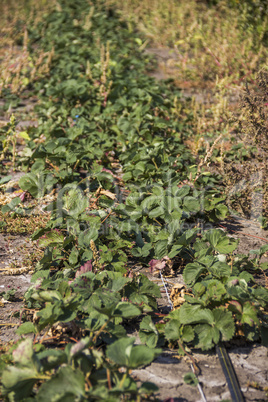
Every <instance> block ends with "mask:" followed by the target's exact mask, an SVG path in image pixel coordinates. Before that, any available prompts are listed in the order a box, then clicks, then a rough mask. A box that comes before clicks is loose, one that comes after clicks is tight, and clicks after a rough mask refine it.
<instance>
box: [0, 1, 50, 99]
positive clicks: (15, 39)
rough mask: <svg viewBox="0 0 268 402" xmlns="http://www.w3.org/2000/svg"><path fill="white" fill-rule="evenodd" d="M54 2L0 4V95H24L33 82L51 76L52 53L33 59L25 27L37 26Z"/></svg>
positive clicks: (38, 53) (3, 2)
mask: <svg viewBox="0 0 268 402" xmlns="http://www.w3.org/2000/svg"><path fill="white" fill-rule="evenodd" d="M54 3H55V2H54V1H48V0H43V1H40V2H34V1H33V0H29V1H27V0H21V1H16V0H9V1H8V0H2V2H1V4H0V28H1V34H0V38H1V45H0V61H1V63H0V95H1V92H2V90H3V89H4V88H9V89H10V91H11V92H12V93H17V94H19V93H21V92H22V91H23V90H24V89H25V88H26V87H27V86H28V84H29V83H30V82H32V81H33V80H35V79H38V78H40V77H42V76H43V75H45V74H47V73H48V72H49V67H50V63H51V60H52V58H53V51H52V52H49V53H44V52H38V50H37V52H36V56H35V57H32V56H31V55H30V53H29V49H28V32H27V29H26V24H29V21H31V24H32V26H33V27H34V26H36V25H37V24H38V23H39V22H40V21H41V19H42V16H43V13H44V12H47V11H49V9H50V8H51V7H52V6H53V4H54Z"/></svg>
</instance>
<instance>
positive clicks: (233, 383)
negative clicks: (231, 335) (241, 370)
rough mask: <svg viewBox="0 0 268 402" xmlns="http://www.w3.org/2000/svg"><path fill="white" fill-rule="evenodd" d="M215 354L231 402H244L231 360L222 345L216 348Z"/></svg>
mask: <svg viewBox="0 0 268 402" xmlns="http://www.w3.org/2000/svg"><path fill="white" fill-rule="evenodd" d="M216 352H217V354H218V357H219V360H220V363H221V367H222V371H223V372H224V375H225V378H226V381H227V384H228V388H229V391H230V394H231V398H232V402H244V401H245V399H244V396H243V394H242V391H241V388H240V385H239V382H238V379H237V376H236V373H235V370H234V366H233V364H232V362H231V359H230V357H229V355H228V353H227V350H226V349H225V346H223V345H217V346H216Z"/></svg>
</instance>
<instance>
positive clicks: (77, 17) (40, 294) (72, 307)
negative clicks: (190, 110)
mask: <svg viewBox="0 0 268 402" xmlns="http://www.w3.org/2000/svg"><path fill="white" fill-rule="evenodd" d="M93 5H94V7H93ZM28 31H29V49H30V51H31V52H34V48H35V43H38V46H39V47H40V48H42V49H43V51H45V52H46V51H51V50H52V47H53V49H54V50H53V52H54V57H53V60H52V62H51V69H50V74H49V75H47V76H45V77H43V78H42V79H40V80H37V81H36V82H35V83H34V84H33V88H32V90H33V91H34V93H35V94H37V95H38V97H39V101H40V102H39V104H38V105H37V106H36V113H37V114H38V117H39V122H40V124H39V126H38V128H33V129H32V130H31V132H30V133H29V137H30V140H28V142H27V146H26V147H25V149H24V151H23V155H22V158H21V164H22V165H23V166H24V167H27V168H28V169H29V170H30V171H29V172H28V173H27V174H25V175H24V176H22V177H21V178H20V180H19V186H20V188H21V189H22V190H24V191H27V192H28V193H30V194H31V195H32V196H33V197H34V198H37V199H39V198H40V199H41V198H42V197H44V196H45V195H46V194H48V193H50V192H51V190H52V189H53V188H54V189H55V190H56V191H55V194H56V195H55V197H54V199H53V200H52V201H51V203H50V204H49V205H48V206H46V207H45V209H46V210H48V211H50V212H51V219H50V221H49V222H48V223H47V226H46V227H45V228H42V229H39V230H37V231H36V232H35V233H34V234H33V236H32V239H33V240H38V244H39V246H40V247H41V248H43V249H44V254H43V257H42V259H41V260H40V261H39V262H38V263H37V266H36V272H35V274H34V275H33V278H32V285H31V287H30V288H29V289H28V291H27V292H26V294H25V296H24V297H25V304H26V307H27V308H28V309H35V310H37V312H36V313H35V319H34V320H33V322H31V321H29V319H28V318H27V317H26V316H23V321H24V322H23V323H22V325H21V326H20V327H19V328H18V329H17V334H18V335H21V336H23V335H26V334H34V335H35V340H37V339H39V336H40V334H41V333H42V334H43V332H42V331H44V333H45V334H47V333H48V331H52V333H53V330H55V328H58V327H59V328H64V329H65V332H64V331H63V330H62V333H60V335H59V338H60V337H63V338H64V339H65V341H66V343H67V344H66V347H65V349H64V350H62V349H59V348H57V347H53V348H50V347H47V348H44V347H43V346H42V342H43V343H44V344H45V343H46V335H44V339H43V340H42V342H40V343H38V342H36V343H35V345H33V344H32V342H31V341H30V340H29V338H27V339H26V340H22V341H21V343H19V345H18V347H17V348H15V349H14V351H13V353H12V356H11V355H9V357H8V358H7V365H5V364H4V365H2V364H1V366H0V367H1V370H2V384H3V394H4V395H5V396H6V397H7V398H8V399H9V400H14V401H23V400H25V401H26V400H27V401H30V400H37V401H39V400H40V401H42V400H51V401H52V400H53V401H54V400H55V401H62V400H64V401H65V400H66V401H73V400H81V401H82V400H90V401H95V400H104V401H108V400H109V401H117V400H120V398H121V397H122V396H124V398H129V399H130V400H135V398H136V399H138V398H140V397H141V396H144V398H147V397H148V396H150V394H151V393H153V392H155V391H156V387H155V386H154V385H152V384H150V383H144V384H141V385H140V386H138V385H137V384H136V383H135V381H134V380H133V378H132V377H131V376H130V370H131V369H136V368H138V367H142V366H144V365H147V364H150V363H151V362H152V361H153V360H154V358H155V357H157V356H158V355H159V353H161V350H160V349H159V348H158V346H163V345H165V344H171V345H173V346H174V345H175V346H178V347H179V349H180V350H183V349H184V348H185V347H186V348H187V347H196V348H201V349H203V350H209V349H211V348H213V347H214V346H215V344H217V343H218V342H220V341H227V340H231V339H232V338H233V336H234V335H235V332H236V330H238V329H239V330H240V332H241V331H242V333H243V334H244V335H245V336H246V337H247V339H249V340H253V339H260V337H261V336H263V335H265V334H266V332H267V318H266V317H265V314H264V313H263V309H264V308H265V306H266V305H267V297H268V296H267V289H265V288H262V287H258V286H257V285H256V284H254V281H253V276H252V275H251V273H250V272H251V271H252V270H254V269H255V270H258V269H260V268H261V269H264V268H265V267H264V266H260V265H259V262H260V261H259V259H260V258H261V256H262V255H263V254H264V253H265V252H266V251H267V250H266V248H265V247H263V248H261V249H260V250H257V251H256V250H254V254H256V255H257V257H255V258H254V259H253V260H249V259H248V258H247V257H241V258H240V257H237V258H236V259H235V258H234V256H233V252H234V251H235V249H236V247H237V242H236V241H235V240H234V239H232V238H230V237H229V236H227V235H226V234H225V233H224V232H223V231H222V230H220V229H214V228H213V224H215V223H217V222H218V221H219V220H221V219H224V218H225V217H226V214H227V213H228V209H227V207H226V206H225V204H224V201H225V199H224V196H223V195H222V191H221V187H220V178H219V177H217V176H215V175H213V174H210V173H206V174H202V172H201V173H200V172H198V168H197V166H196V165H195V164H194V162H195V161H194V158H193V156H191V155H190V153H189V150H187V148H186V147H185V145H184V143H183V137H185V136H187V133H188V131H189V127H188V126H187V125H186V124H185V125H182V123H181V121H180V119H179V117H178V115H177V114H176V113H175V112H173V110H174V109H173V108H172V105H173V104H174V102H175V100H177V99H179V97H180V93H179V92H178V91H177V90H176V89H174V85H172V83H168V82H166V83H157V82H155V81H154V80H153V79H152V78H150V77H148V76H147V75H146V74H145V72H146V65H147V62H148V59H147V56H146V55H144V54H143V52H142V50H141V49H140V48H138V47H137V43H139V40H140V38H139V37H137V35H136V34H134V33H131V34H130V32H129V30H128V29H127V25H126V24H125V23H124V22H123V21H122V20H121V19H119V18H118V17H117V15H116V14H115V13H114V12H113V11H112V10H109V9H107V8H106V7H105V5H104V4H103V3H102V2H100V1H93V3H92V5H89V3H88V2H84V1H82V0H81V1H76V2H73V1H71V0H64V1H63V0H61V1H58V2H57V6H56V7H55V8H54V9H53V10H52V11H51V13H48V14H46V15H44V16H43V19H42V20H41V21H40V23H39V24H32V25H31V21H30V22H29V26H28ZM137 39H138V41H137ZM41 135H42V136H43V137H44V138H45V140H44V141H43V142H40V141H39V140H38V139H39V137H40V136H41ZM120 169H121V171H122V172H120ZM121 173H122V174H121ZM199 173H200V174H199ZM190 177H194V179H190ZM1 183H4V181H3V180H2V179H1ZM126 194H127V196H126ZM20 201H21V200H20V198H19V197H17V198H15V199H14V200H12V201H11V202H10V203H9V204H7V205H5V206H4V207H3V208H4V210H3V209H2V211H3V212H7V213H9V212H10V211H12V210H14V209H15V208H16V206H17V205H18V203H19V202H20ZM22 209H23V208H22ZM137 258H138V259H139V261H141V262H142V263H143V264H145V265H147V264H148V263H149V261H150V260H151V259H152V258H153V259H154V260H157V262H160V265H161V262H163V261H164V263H163V266H165V268H166V266H167V265H168V262H170V260H171V259H172V260H173V261H175V262H179V263H181V262H183V278H184V281H185V283H186V286H188V290H189V292H187V293H188V294H186V295H185V303H184V304H183V305H182V306H181V307H180V309H178V310H175V311H172V312H171V313H170V314H169V315H168V316H167V317H165V319H164V320H163V321H162V322H157V320H156V319H155V316H154V312H155V310H156V309H157V302H156V298H159V297H161V292H160V288H159V286H158V285H156V284H155V283H153V282H152V281H150V280H149V279H148V278H147V277H146V276H144V275H141V274H136V273H134V272H133V271H132V270H131V268H130V264H129V262H130V261H132V262H133V261H136V259H137ZM174 267H175V264H174ZM174 269H176V268H174ZM247 271H250V272H247ZM253 284H254V286H253ZM190 292H191V293H190ZM189 293H190V294H189ZM260 307H262V309H260ZM137 322H139V323H140V325H139V337H140V340H141V343H142V345H135V344H134V342H135V338H129V337H127V333H126V328H125V327H126V325H127V324H131V325H134V324H135V325H137ZM70 328H75V330H76V338H77V339H76V341H77V342H76V343H74V337H73V335H72V331H71V330H70ZM54 346H55V345H54ZM188 377H189V376H188ZM188 377H186V380H187V378H188ZM190 380H191V382H192V383H195V380H194V378H192V377H191V378H189V381H190ZM187 381H188V380H187ZM131 398H132V399H131Z"/></svg>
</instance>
